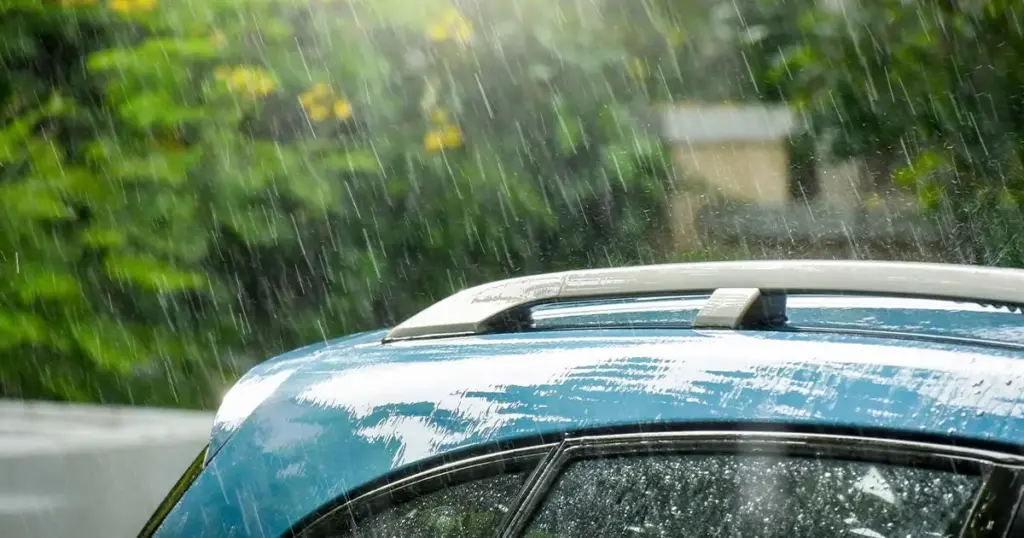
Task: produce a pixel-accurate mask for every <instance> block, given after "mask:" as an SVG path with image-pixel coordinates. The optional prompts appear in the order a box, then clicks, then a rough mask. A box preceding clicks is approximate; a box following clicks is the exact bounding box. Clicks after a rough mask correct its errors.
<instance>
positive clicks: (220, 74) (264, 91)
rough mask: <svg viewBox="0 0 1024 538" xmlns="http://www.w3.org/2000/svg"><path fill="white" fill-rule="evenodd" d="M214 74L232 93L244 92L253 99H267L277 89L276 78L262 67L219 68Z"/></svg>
mask: <svg viewBox="0 0 1024 538" xmlns="http://www.w3.org/2000/svg"><path fill="white" fill-rule="evenodd" d="M214 74H215V76H216V77H217V79H218V80H222V81H224V84H225V85H226V86H227V87H228V89H229V90H231V91H232V92H244V93H248V94H249V95H251V96H253V97H266V96H267V95H269V94H271V93H273V91H274V89H276V88H277V82H276V81H275V80H274V78H273V77H272V76H270V73H268V72H267V71H266V70H265V69H263V68H261V67H236V68H234V69H231V68H226V67H225V68H218V69H217V70H215V71H214Z"/></svg>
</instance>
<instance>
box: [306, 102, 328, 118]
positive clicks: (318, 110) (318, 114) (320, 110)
mask: <svg viewBox="0 0 1024 538" xmlns="http://www.w3.org/2000/svg"><path fill="white" fill-rule="evenodd" d="M306 114H307V115H308V116H309V119H310V120H312V121H324V120H326V119H327V118H328V117H329V116H330V115H331V111H330V110H328V109H327V107H325V106H323V105H313V106H311V107H309V108H307V109H306Z"/></svg>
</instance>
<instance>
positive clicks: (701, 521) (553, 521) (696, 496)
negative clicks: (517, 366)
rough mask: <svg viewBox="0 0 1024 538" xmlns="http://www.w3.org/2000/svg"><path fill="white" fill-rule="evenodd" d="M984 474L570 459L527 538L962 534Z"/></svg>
mask: <svg viewBox="0 0 1024 538" xmlns="http://www.w3.org/2000/svg"><path fill="white" fill-rule="evenodd" d="M981 483H982V479H981V477H980V476H977V475H965V474H957V473H954V472H948V471H940V470H933V469H929V468H913V467H902V466H896V465H886V464H878V463H867V462H858V461H844V460H829V459H814V458H799V457H786V456H763V455H750V454H748V455H743V454H718V455H694V454H678V453H671V454H667V453H662V454H647V455H635V456H615V457H603V458H594V459H581V460H576V461H572V462H570V463H569V464H568V465H566V466H565V467H564V468H563V469H562V471H561V472H560V474H559V475H558V477H557V478H556V479H555V481H554V483H553V484H552V487H551V489H550V490H549V491H548V493H547V494H546V496H545V498H544V499H543V501H542V502H541V504H540V506H539V507H538V509H537V512H536V513H535V514H534V516H533V518H532V519H531V521H530V523H529V525H528V526H527V528H526V532H525V536H526V537H527V538H548V537H552V538H554V537H557V538H576V537H578V538H604V537H614V538H619V537H663V536H686V537H688V538H700V537H708V538H712V537H714V538H739V537H747V536H758V537H763V538H772V537H778V538H805V537H806V538H838V537H850V538H855V537H856V538H904V537H906V536H932V537H935V538H942V537H947V536H949V537H951V536H957V535H958V534H959V530H960V528H961V527H962V525H963V523H964V521H963V520H964V517H965V514H966V513H967V512H968V510H969V507H970V506H971V503H972V501H973V498H974V496H975V495H976V493H977V492H978V490H979V488H980V487H981Z"/></svg>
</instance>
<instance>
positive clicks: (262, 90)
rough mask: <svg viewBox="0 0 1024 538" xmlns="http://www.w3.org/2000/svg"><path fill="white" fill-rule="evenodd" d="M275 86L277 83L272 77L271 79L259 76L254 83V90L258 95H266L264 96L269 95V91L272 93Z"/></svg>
mask: <svg viewBox="0 0 1024 538" xmlns="http://www.w3.org/2000/svg"><path fill="white" fill-rule="evenodd" d="M276 87H277V84H276V83H274V79H271V78H268V77H264V78H261V79H260V80H259V81H258V82H257V83H256V87H255V90H256V94H257V95H259V96H260V97H266V96H268V95H270V94H271V93H274V89H275V88H276Z"/></svg>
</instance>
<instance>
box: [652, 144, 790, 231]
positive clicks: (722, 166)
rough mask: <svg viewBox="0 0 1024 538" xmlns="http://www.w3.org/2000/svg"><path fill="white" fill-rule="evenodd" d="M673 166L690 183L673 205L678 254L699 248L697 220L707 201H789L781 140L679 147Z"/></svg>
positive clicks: (786, 155)
mask: <svg viewBox="0 0 1024 538" xmlns="http://www.w3.org/2000/svg"><path fill="white" fill-rule="evenodd" d="M672 160H673V164H674V165H675V167H676V170H678V171H679V174H680V180H681V181H684V182H685V184H684V185H682V187H683V188H682V189H680V193H679V194H678V195H677V196H676V199H675V200H673V202H672V211H673V220H674V221H675V235H676V246H677V247H678V248H695V247H699V246H700V245H699V238H698V236H697V229H698V228H697V226H696V222H695V219H696V215H697V212H698V211H699V208H700V206H701V205H702V204H703V203H704V200H705V198H706V197H707V196H713V197H719V196H721V197H726V198H731V199H740V200H749V201H752V202H755V201H756V202H759V203H762V204H775V205H782V204H785V203H787V202H788V201H789V198H790V195H789V153H788V151H787V147H786V145H785V143H784V141H782V140H778V141H764V142H759V141H727V142H719V141H708V142H700V143H686V142H677V143H675V144H674V145H673V147H672Z"/></svg>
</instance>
